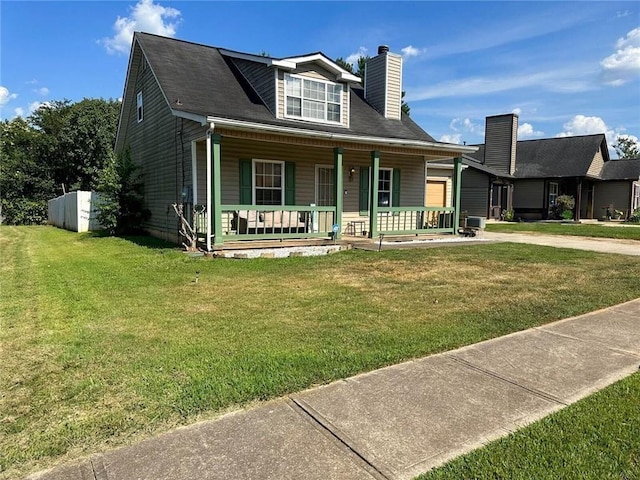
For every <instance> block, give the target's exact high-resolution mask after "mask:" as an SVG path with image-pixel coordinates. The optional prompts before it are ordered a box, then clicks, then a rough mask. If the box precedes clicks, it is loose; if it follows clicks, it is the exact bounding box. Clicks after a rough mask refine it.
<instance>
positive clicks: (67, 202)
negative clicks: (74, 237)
mask: <svg viewBox="0 0 640 480" xmlns="http://www.w3.org/2000/svg"><path fill="white" fill-rule="evenodd" d="M97 206H98V194H97V193H95V192H83V191H77V192H70V193H67V194H65V195H61V196H59V197H57V198H54V199H52V200H49V205H48V207H49V223H50V224H51V225H55V226H56V227H60V228H64V229H66V230H71V231H72V232H88V231H91V230H99V229H100V224H99V223H98V218H97V216H98V212H97Z"/></svg>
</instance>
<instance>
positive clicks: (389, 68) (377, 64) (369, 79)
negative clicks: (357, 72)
mask: <svg viewBox="0 0 640 480" xmlns="http://www.w3.org/2000/svg"><path fill="white" fill-rule="evenodd" d="M365 76H366V80H365V82H364V85H365V97H366V99H367V101H368V102H369V103H370V104H371V105H372V106H373V107H374V108H375V109H376V110H377V111H378V112H380V113H381V114H382V115H384V116H385V117H387V118H393V119H396V120H397V119H400V117H401V110H400V106H401V104H402V57H401V56H400V55H397V54H395V53H390V52H388V53H383V54H380V55H378V56H376V57H374V58H372V59H371V60H369V61H368V62H367V68H366V71H365Z"/></svg>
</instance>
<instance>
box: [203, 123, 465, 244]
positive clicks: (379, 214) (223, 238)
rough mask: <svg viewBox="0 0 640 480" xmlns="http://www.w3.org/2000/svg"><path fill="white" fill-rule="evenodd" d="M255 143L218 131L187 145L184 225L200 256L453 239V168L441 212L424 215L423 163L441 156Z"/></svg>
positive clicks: (291, 141) (299, 142)
mask: <svg viewBox="0 0 640 480" xmlns="http://www.w3.org/2000/svg"><path fill="white" fill-rule="evenodd" d="M265 137H267V136H266V135H257V134H255V133H250V132H243V131H233V130H224V129H220V130H217V131H214V132H211V131H210V132H208V134H207V137H206V138H205V139H202V140H199V141H195V142H192V182H193V186H192V202H193V203H192V211H193V220H194V222H193V223H194V227H195V228H196V231H197V233H198V238H199V241H200V243H201V246H202V247H203V248H205V249H206V250H207V251H215V250H222V249H225V248H229V247H233V246H234V245H238V244H240V243H239V242H241V243H242V244H245V243H246V244H247V245H249V244H250V243H251V242H255V243H258V242H264V241H269V240H280V241H287V240H294V239H308V240H309V242H310V243H314V242H318V241H322V240H331V241H338V240H340V239H341V238H342V237H343V236H345V235H346V236H352V237H362V238H378V237H379V236H380V235H423V234H451V235H453V234H456V233H457V231H458V225H459V215H460V214H459V212H460V209H459V205H460V176H461V171H462V162H461V158H459V157H455V160H454V172H453V190H452V193H453V194H452V198H451V206H446V207H426V206H424V203H425V202H424V199H425V181H426V167H425V166H426V162H428V161H435V160H441V159H443V158H445V157H446V155H449V158H451V152H448V151H446V150H443V149H440V150H438V149H435V148H434V149H430V150H428V149H425V148H421V149H416V148H406V147H400V146H398V147H394V148H389V147H386V148H385V147H384V146H383V147H382V148H379V149H373V148H369V149H367V148H366V146H364V145H361V144H355V143H353V142H344V143H343V145H336V142H335V141H332V142H329V141H326V140H320V139H315V140H314V139H300V138H295V137H285V136H281V135H269V136H268V138H265ZM374 147H378V146H377V145H376V146H374Z"/></svg>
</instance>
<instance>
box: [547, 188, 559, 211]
mask: <svg viewBox="0 0 640 480" xmlns="http://www.w3.org/2000/svg"><path fill="white" fill-rule="evenodd" d="M556 203H558V184H557V183H555V182H549V207H553V206H555V205H556Z"/></svg>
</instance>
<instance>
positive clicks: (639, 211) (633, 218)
mask: <svg viewBox="0 0 640 480" xmlns="http://www.w3.org/2000/svg"><path fill="white" fill-rule="evenodd" d="M629 221H630V222H635V223H640V207H638V208H636V209H635V210H634V211H633V212H632V213H631V215H630V216H629Z"/></svg>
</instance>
